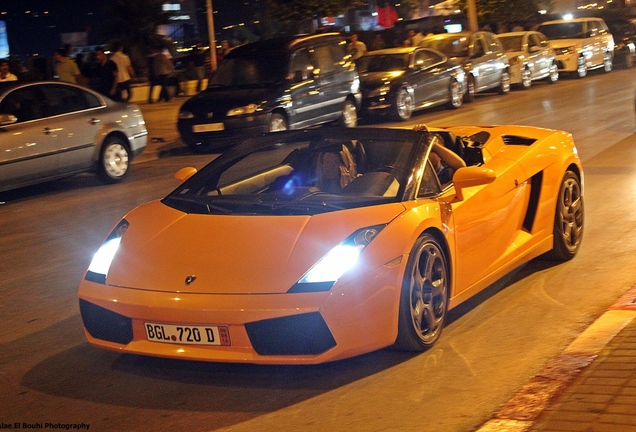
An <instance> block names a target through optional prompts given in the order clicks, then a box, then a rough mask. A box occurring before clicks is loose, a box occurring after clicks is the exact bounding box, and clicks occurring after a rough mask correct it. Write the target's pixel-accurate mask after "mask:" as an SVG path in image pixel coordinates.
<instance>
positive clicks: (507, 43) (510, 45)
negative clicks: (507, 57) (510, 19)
mask: <svg viewBox="0 0 636 432" xmlns="http://www.w3.org/2000/svg"><path fill="white" fill-rule="evenodd" d="M522 39H523V38H522V37H521V36H499V41H500V42H501V45H503V48H504V51H506V52H515V51H522V49H523V48H522V47H521V44H522V42H523V40H522Z"/></svg>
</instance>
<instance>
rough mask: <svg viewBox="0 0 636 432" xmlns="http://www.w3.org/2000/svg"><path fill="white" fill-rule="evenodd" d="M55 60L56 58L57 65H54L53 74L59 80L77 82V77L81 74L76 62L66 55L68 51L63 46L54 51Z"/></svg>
mask: <svg viewBox="0 0 636 432" xmlns="http://www.w3.org/2000/svg"><path fill="white" fill-rule="evenodd" d="M55 60H57V66H56V67H55V74H56V75H57V79H59V80H60V81H64V82H68V83H72V84H77V79H78V78H79V76H80V75H81V72H80V70H79V67H77V63H75V61H74V60H73V59H71V58H70V57H69V56H68V51H67V50H66V49H64V48H60V49H58V50H56V51H55Z"/></svg>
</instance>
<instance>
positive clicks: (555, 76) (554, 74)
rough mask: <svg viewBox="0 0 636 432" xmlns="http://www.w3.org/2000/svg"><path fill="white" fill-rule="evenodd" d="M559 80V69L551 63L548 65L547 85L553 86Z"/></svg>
mask: <svg viewBox="0 0 636 432" xmlns="http://www.w3.org/2000/svg"><path fill="white" fill-rule="evenodd" d="M558 80H559V67H558V66H557V65H556V64H554V63H552V64H551V65H550V73H549V74H548V83H550V84H554V83H555V82H557V81H558Z"/></svg>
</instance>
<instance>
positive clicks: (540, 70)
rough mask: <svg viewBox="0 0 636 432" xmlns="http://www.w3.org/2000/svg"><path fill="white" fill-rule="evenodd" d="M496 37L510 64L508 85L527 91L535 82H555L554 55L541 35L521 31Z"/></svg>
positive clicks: (556, 74)
mask: <svg viewBox="0 0 636 432" xmlns="http://www.w3.org/2000/svg"><path fill="white" fill-rule="evenodd" d="M497 37H498V38H499V41H500V42H501V45H503V48H504V51H505V52H506V56H508V62H509V63H510V84H512V85H515V84H518V85H520V86H521V88H524V89H527V88H530V86H531V85H532V81H536V80H541V79H546V80H547V82H549V83H555V82H557V80H558V79H559V70H558V66H557V64H556V54H555V52H554V50H553V49H552V48H551V47H550V44H549V43H548V39H547V38H546V37H545V36H544V35H543V34H542V33H539V32H536V31H522V32H511V33H501V34H498V35H497Z"/></svg>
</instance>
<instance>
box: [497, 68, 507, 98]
mask: <svg viewBox="0 0 636 432" xmlns="http://www.w3.org/2000/svg"><path fill="white" fill-rule="evenodd" d="M497 91H498V92H499V94H506V93H508V92H509V91H510V74H509V73H508V71H503V72H502V73H501V81H499V88H498V89H497Z"/></svg>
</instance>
